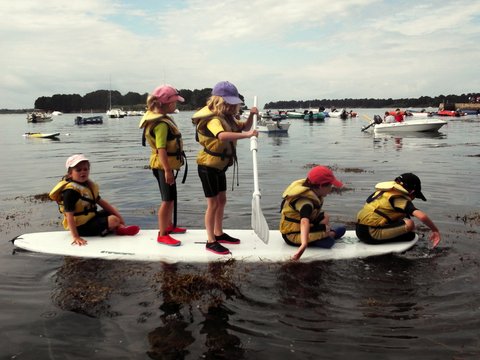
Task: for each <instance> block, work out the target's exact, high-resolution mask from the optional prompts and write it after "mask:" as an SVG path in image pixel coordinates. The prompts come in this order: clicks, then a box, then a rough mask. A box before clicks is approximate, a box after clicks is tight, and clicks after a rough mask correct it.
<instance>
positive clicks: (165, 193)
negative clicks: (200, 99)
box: [140, 85, 187, 246]
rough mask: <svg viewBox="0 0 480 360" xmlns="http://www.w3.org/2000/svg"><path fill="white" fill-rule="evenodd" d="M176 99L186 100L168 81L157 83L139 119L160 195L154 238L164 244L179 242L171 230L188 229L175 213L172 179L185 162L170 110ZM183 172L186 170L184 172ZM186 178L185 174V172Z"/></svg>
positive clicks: (174, 105)
mask: <svg viewBox="0 0 480 360" xmlns="http://www.w3.org/2000/svg"><path fill="white" fill-rule="evenodd" d="M177 101H180V102H183V101H185V100H184V98H183V97H181V96H180V95H179V94H178V92H177V90H176V89H175V88H173V87H172V86H170V85H163V86H160V87H157V88H156V89H155V90H154V91H153V92H152V94H151V95H150V96H149V97H148V98H147V112H146V113H145V115H144V116H143V118H142V120H141V121H140V128H143V129H144V130H143V141H142V143H143V145H144V146H145V144H146V143H147V142H148V144H149V145H150V148H151V150H152V151H151V153H150V168H151V169H152V172H153V176H155V178H156V179H157V182H158V186H159V188H160V194H161V196H162V203H161V204H160V206H159V208H158V229H159V231H158V237H157V242H158V243H160V244H164V245H170V246H178V245H180V243H181V242H180V241H179V240H177V239H174V238H173V237H171V236H170V234H172V233H173V234H176V233H185V232H186V231H187V229H185V228H180V227H177V224H176V216H175V219H172V217H173V215H174V213H175V215H176V202H177V185H176V181H175V177H176V174H175V173H174V171H176V172H178V170H179V169H180V168H181V167H182V166H183V165H184V163H185V153H184V152H183V142H182V134H181V133H180V130H179V129H178V126H177V124H176V123H175V121H174V120H173V118H172V117H171V116H169V114H172V113H174V112H175V110H176V108H177ZM185 175H186V172H185ZM184 181H185V176H184Z"/></svg>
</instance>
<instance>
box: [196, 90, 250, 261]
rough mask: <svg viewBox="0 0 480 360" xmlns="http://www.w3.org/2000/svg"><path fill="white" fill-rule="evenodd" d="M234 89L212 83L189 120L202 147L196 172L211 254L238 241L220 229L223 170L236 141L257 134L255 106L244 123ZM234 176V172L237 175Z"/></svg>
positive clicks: (233, 159)
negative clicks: (204, 102)
mask: <svg viewBox="0 0 480 360" xmlns="http://www.w3.org/2000/svg"><path fill="white" fill-rule="evenodd" d="M242 103H243V101H242V100H241V99H240V97H239V94H238V90H237V88H236V87H235V85H233V84H232V83H229V82H228V81H222V82H219V83H218V84H216V85H215V87H214V88H213V90H212V96H211V97H210V98H209V99H208V101H207V105H206V106H205V107H204V108H202V109H201V110H199V111H198V112H196V113H195V114H194V115H193V118H192V122H193V123H194V124H195V125H196V137H197V141H198V142H199V143H200V145H202V149H201V150H200V151H199V153H198V155H197V164H198V175H199V176H200V180H201V182H202V186H203V191H204V194H205V197H206V198H207V210H206V212H205V228H206V230H207V236H208V240H207V245H206V250H207V251H211V252H213V253H215V254H220V255H226V254H229V253H230V251H229V250H228V249H227V248H225V247H224V246H223V245H222V243H224V244H239V243H240V240H239V239H235V238H233V237H231V236H229V235H228V234H226V233H225V232H224V231H223V215H224V209H225V205H226V203H227V195H226V190H227V180H226V175H225V172H226V171H227V169H228V168H229V167H230V166H232V165H234V177H235V164H236V162H237V153H236V142H237V140H239V139H247V138H250V137H252V136H257V131H256V130H255V129H253V130H251V129H250V128H251V127H252V123H253V115H254V114H258V109H257V108H256V107H253V108H252V109H251V110H250V115H249V117H248V119H247V121H245V122H241V121H239V120H237V118H236V117H237V115H238V114H239V112H240V104H242ZM237 176H238V175H237Z"/></svg>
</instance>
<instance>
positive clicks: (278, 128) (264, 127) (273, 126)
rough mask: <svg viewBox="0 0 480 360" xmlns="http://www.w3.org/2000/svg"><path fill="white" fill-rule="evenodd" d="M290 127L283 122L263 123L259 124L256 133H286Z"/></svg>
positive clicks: (287, 123)
mask: <svg viewBox="0 0 480 360" xmlns="http://www.w3.org/2000/svg"><path fill="white" fill-rule="evenodd" d="M289 127H290V123H289V122H283V121H279V122H277V121H263V122H262V123H261V124H259V125H257V131H258V132H267V133H274V132H275V133H277V132H283V133H286V132H288V128H289Z"/></svg>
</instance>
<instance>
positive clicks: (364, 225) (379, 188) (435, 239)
mask: <svg viewBox="0 0 480 360" xmlns="http://www.w3.org/2000/svg"><path fill="white" fill-rule="evenodd" d="M421 190H422V186H421V182H420V179H419V178H418V177H417V176H416V175H415V174H412V173H405V174H402V175H400V176H399V177H397V178H396V179H395V180H394V181H386V182H381V183H378V184H377V185H376V186H375V192H374V193H373V194H372V195H370V196H369V197H368V198H367V201H366V203H365V205H364V206H363V208H362V209H361V210H360V211H359V212H358V214H357V224H356V233H357V237H358V238H359V239H360V241H363V242H364V243H367V244H382V243H388V242H398V241H411V240H413V239H414V238H415V233H414V230H415V223H414V221H413V220H412V219H411V217H412V216H413V217H416V218H417V219H418V220H420V221H421V222H422V223H424V224H425V225H426V226H428V227H429V228H430V230H431V231H432V233H431V235H430V241H431V242H432V246H433V247H435V246H437V245H438V243H439V242H440V232H439V230H438V228H437V226H436V225H435V224H434V223H433V221H432V220H430V218H429V217H428V215H427V214H425V213H424V212H423V211H421V210H419V209H417V208H416V207H415V206H414V205H413V203H412V201H413V200H414V199H415V198H419V199H422V200H423V201H427V199H426V198H425V196H424V195H423V194H422V191H421Z"/></svg>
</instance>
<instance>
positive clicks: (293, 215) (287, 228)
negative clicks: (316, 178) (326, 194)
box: [280, 179, 323, 235]
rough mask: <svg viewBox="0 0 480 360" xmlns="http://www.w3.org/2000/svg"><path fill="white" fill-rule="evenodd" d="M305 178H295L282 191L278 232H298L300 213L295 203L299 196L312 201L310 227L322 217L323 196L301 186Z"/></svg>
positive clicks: (287, 233)
mask: <svg viewBox="0 0 480 360" xmlns="http://www.w3.org/2000/svg"><path fill="white" fill-rule="evenodd" d="M305 180H306V179H300V180H296V181H294V182H293V183H291V184H290V185H289V186H288V187H287V189H286V190H285V191H284V192H283V202H282V206H281V212H282V216H281V219H280V232H281V233H282V234H285V235H289V234H300V220H301V218H300V213H299V211H298V210H296V209H295V203H296V202H297V201H298V200H299V199H300V198H307V199H309V200H310V201H311V202H312V203H313V211H312V214H311V215H310V227H313V226H315V225H318V224H319V223H320V221H321V220H322V219H323V212H322V205H323V198H322V197H319V196H317V194H315V192H313V191H312V190H311V189H310V188H308V187H305V186H303V183H304V182H305Z"/></svg>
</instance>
